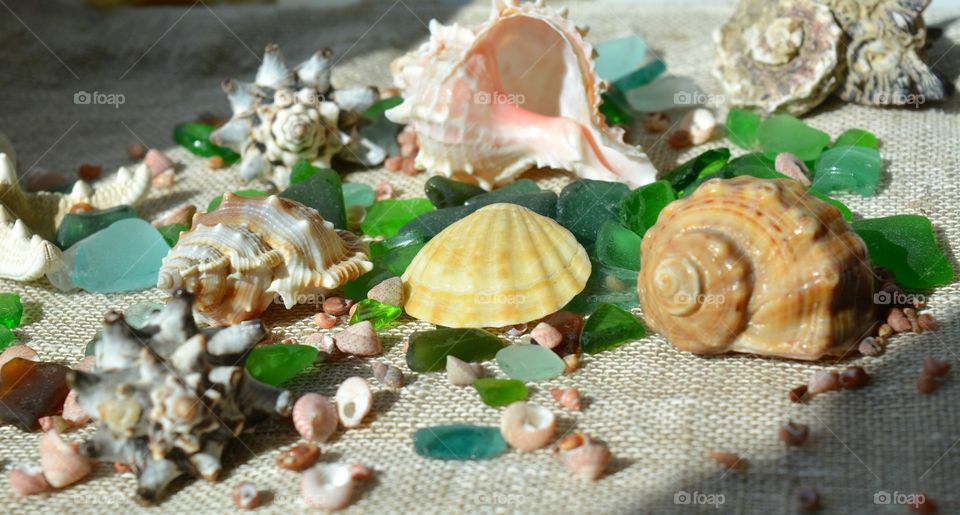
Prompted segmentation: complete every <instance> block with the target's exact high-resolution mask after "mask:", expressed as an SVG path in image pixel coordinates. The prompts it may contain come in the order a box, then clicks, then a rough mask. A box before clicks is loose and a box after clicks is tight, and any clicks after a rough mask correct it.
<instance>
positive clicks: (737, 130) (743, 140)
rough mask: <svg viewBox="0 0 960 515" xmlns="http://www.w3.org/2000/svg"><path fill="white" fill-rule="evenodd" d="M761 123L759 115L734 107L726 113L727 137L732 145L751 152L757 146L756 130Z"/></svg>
mask: <svg viewBox="0 0 960 515" xmlns="http://www.w3.org/2000/svg"><path fill="white" fill-rule="evenodd" d="M761 121H763V120H762V119H761V118H760V115H759V114H757V113H754V112H751V111H747V110H746V109H738V108H736V107H734V108H732V109H730V112H729V113H727V123H726V126H727V137H729V138H730V141H731V142H732V143H733V144H734V145H736V146H738V147H740V148H742V149H746V150H752V149H753V148H754V147H755V146H756V145H757V129H759V128H760V122H761Z"/></svg>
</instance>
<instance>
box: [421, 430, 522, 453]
mask: <svg viewBox="0 0 960 515" xmlns="http://www.w3.org/2000/svg"><path fill="white" fill-rule="evenodd" d="M413 449H414V451H416V453H417V454H419V455H420V456H423V457H424V458H431V459H435V460H461V461H466V460H489V459H491V458H496V457H497V456H499V455H501V454H503V453H504V452H505V451H506V450H507V442H506V441H505V440H504V439H503V436H502V435H501V434H500V429H499V428H496V427H481V426H471V425H467V424H451V425H448V426H433V427H424V428H422V429H418V430H417V432H416V433H414V434H413Z"/></svg>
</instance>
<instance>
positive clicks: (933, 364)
mask: <svg viewBox="0 0 960 515" xmlns="http://www.w3.org/2000/svg"><path fill="white" fill-rule="evenodd" d="M949 371H950V362H949V361H947V360H943V359H937V358H934V357H931V356H928V357H927V358H925V359H924V360H923V373H924V374H930V375H931V376H933V377H943V376H945V375H947V372H949Z"/></svg>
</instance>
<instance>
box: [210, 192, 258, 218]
mask: <svg viewBox="0 0 960 515" xmlns="http://www.w3.org/2000/svg"><path fill="white" fill-rule="evenodd" d="M233 194H234V195H236V196H238V197H269V196H270V194H269V193H267V192H266V191H260V190H237V191H234V192H233ZM221 203H223V195H218V196H216V197H214V198H213V200H211V201H210V203H209V204H207V212H208V213H209V212H210V211H213V210H215V209H217V208H218V207H220V204H221Z"/></svg>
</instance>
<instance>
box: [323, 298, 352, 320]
mask: <svg viewBox="0 0 960 515" xmlns="http://www.w3.org/2000/svg"><path fill="white" fill-rule="evenodd" d="M349 310H350V303H349V302H347V301H346V299H344V298H343V297H327V298H326V299H324V300H323V311H324V312H325V313H328V314H330V315H333V316H335V317H338V316H343V315H346V314H347V311H349Z"/></svg>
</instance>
